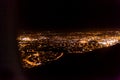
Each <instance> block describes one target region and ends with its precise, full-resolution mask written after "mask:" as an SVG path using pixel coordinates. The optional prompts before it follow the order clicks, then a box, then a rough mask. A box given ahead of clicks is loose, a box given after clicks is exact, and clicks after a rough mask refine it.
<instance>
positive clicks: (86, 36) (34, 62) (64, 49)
mask: <svg viewBox="0 0 120 80" xmlns="http://www.w3.org/2000/svg"><path fill="white" fill-rule="evenodd" d="M17 41H18V47H19V54H20V56H21V58H22V64H23V65H22V66H23V67H24V68H32V67H36V66H41V65H42V64H45V63H47V62H51V61H53V60H57V59H59V58H61V57H62V56H63V55H64V54H85V53H86V52H90V51H93V50H96V49H100V48H104V47H110V46H113V45H116V44H118V43H120V31H99V32H98V31H96V32H71V33H53V32H50V31H47V32H41V33H25V32H24V33H23V34H20V35H19V36H18V38H17Z"/></svg>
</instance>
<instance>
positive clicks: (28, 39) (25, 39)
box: [21, 37, 31, 41]
mask: <svg viewBox="0 0 120 80" xmlns="http://www.w3.org/2000/svg"><path fill="white" fill-rule="evenodd" d="M21 40H23V41H31V39H30V38H29V37H25V38H22V39H21Z"/></svg>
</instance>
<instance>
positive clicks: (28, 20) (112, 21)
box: [20, 0, 120, 31]
mask: <svg viewBox="0 0 120 80" xmlns="http://www.w3.org/2000/svg"><path fill="white" fill-rule="evenodd" d="M20 21H21V26H20V28H21V29H31V30H33V29H34V30H63V31H67V30H68V31H69V30H81V29H91V28H115V27H118V28H119V25H120V2H119V1H117V0H79V1H77V0H76V1H75V0H72V1H65V0H56V1H52V0H49V1H47V0H21V2H20ZM68 27H69V28H68Z"/></svg>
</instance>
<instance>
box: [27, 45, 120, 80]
mask: <svg viewBox="0 0 120 80" xmlns="http://www.w3.org/2000/svg"><path fill="white" fill-rule="evenodd" d="M119 74H120V44H117V45H115V46H112V47H109V48H103V49H99V50H94V51H92V52H88V53H85V54H66V55H64V56H63V57H62V58H61V59H59V60H57V61H54V62H52V63H50V64H47V65H44V66H41V67H36V68H32V69H29V70H26V71H25V75H27V77H28V80H66V79H67V80H120V79H119Z"/></svg>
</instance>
